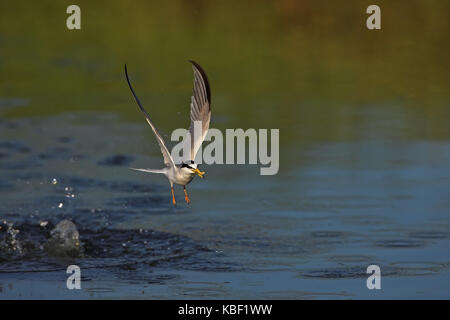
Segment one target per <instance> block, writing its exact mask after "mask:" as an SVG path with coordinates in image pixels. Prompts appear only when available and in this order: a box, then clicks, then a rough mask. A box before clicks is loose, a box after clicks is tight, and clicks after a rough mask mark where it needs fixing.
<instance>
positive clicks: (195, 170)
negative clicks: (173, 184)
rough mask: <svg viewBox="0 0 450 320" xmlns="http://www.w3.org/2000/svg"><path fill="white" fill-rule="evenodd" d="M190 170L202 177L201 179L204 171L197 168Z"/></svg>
mask: <svg viewBox="0 0 450 320" xmlns="http://www.w3.org/2000/svg"><path fill="white" fill-rule="evenodd" d="M192 172H194V173H196V174H197V175H198V176H199V177H200V178H202V179H203V175H204V174H205V172H204V171H200V170H198V168H195V169H194V170H193V171H192Z"/></svg>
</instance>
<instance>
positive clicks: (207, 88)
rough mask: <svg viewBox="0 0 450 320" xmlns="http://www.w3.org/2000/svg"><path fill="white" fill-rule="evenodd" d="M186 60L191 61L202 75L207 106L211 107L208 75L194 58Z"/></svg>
mask: <svg viewBox="0 0 450 320" xmlns="http://www.w3.org/2000/svg"><path fill="white" fill-rule="evenodd" d="M188 61H189V62H190V63H192V64H193V65H194V67H195V68H196V69H197V70H198V71H199V72H200V74H201V75H202V78H203V81H204V82H205V86H206V94H207V95H208V103H209V108H211V87H210V86H209V80H208V76H207V75H206V72H205V70H203V68H202V67H201V66H200V65H199V64H198V63H197V62H195V61H194V60H188Z"/></svg>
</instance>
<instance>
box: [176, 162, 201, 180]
mask: <svg viewBox="0 0 450 320" xmlns="http://www.w3.org/2000/svg"><path fill="white" fill-rule="evenodd" d="M181 168H187V169H188V170H190V171H191V172H192V173H195V174H197V175H198V176H199V177H200V178H202V179H203V175H204V174H205V172H204V171H200V170H199V169H198V168H197V164H196V163H194V161H192V160H191V161H190V162H188V163H184V162H183V163H182V164H181Z"/></svg>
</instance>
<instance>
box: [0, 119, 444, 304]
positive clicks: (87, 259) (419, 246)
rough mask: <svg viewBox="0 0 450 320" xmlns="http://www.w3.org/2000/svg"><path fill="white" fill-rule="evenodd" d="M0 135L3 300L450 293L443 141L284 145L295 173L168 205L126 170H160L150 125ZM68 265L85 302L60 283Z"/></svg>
mask: <svg viewBox="0 0 450 320" xmlns="http://www.w3.org/2000/svg"><path fill="white" fill-rule="evenodd" d="M385 112H386V110H385ZM383 115H384V113H382V114H380V115H378V116H383ZM370 116H371V117H375V119H376V117H377V115H374V114H370ZM99 123H101V124H103V125H101V126H99ZM106 123H107V125H106ZM0 126H1V131H2V133H4V135H2V140H1V141H0V151H1V154H2V158H1V159H0V173H1V175H0V176H1V180H0V188H1V195H2V199H1V200H2V201H1V202H2V213H1V220H2V221H1V227H2V228H1V229H0V249H1V250H0V266H1V268H0V288H1V291H0V292H1V296H2V298H14V297H16V298H17V297H23V298H42V297H44V298H57V297H58V298H60V297H67V298H76V297H93V298H106V297H113V298H119V297H120V298H131V297H135V298H200V299H203V298H232V297H237V298H307V299H309V298H372V297H375V298H430V297H435V298H448V288H449V284H450V282H449V281H450V278H449V276H450V272H449V271H450V269H449V267H450V256H449V251H448V246H449V241H450V240H449V236H450V234H449V230H450V228H449V226H450V219H449V214H448V210H449V204H450V203H449V200H448V199H449V198H448V190H449V186H450V169H449V167H448V163H449V160H450V145H448V144H446V143H442V142H426V141H407V142H399V141H390V140H386V141H383V140H372V139H367V140H360V141H349V142H337V143H323V144H315V145H310V146H308V147H307V148H306V147H305V149H301V148H298V149H295V150H292V149H290V148H284V149H282V152H281V156H283V155H286V154H291V155H292V157H293V159H291V160H290V161H291V162H292V163H295V157H299V158H300V157H301V158H302V161H304V162H305V164H304V165H303V166H302V168H296V166H295V165H293V164H291V163H289V162H285V167H283V170H281V171H280V174H279V175H277V176H273V177H267V176H266V177H264V176H259V175H258V172H259V169H258V168H257V167H255V166H220V165H216V166H209V167H204V169H206V170H207V171H208V178H207V179H206V180H194V182H193V183H191V184H190V185H189V189H190V193H191V199H192V204H191V205H190V206H187V205H186V204H184V203H183V202H182V201H181V200H182V191H181V189H178V190H177V192H176V195H177V197H178V198H179V199H178V200H179V204H178V205H177V206H176V207H173V206H172V204H171V202H170V193H169V189H168V184H167V182H166V181H165V180H164V178H163V177H159V176H147V175H145V174H139V173H136V172H133V171H131V170H129V169H127V166H128V165H130V164H133V166H134V165H136V166H140V165H144V166H145V165H146V164H147V163H153V164H159V163H160V159H159V155H158V150H157V148H156V146H153V147H152V143H153V141H152V140H151V139H148V138H149V137H150V138H151V135H148V132H147V127H146V126H145V123H140V124H134V123H128V122H123V121H119V119H118V118H117V117H115V116H114V115H105V114H78V115H76V114H67V115H62V116H55V117H48V118H32V119H21V120H3V121H1V123H0ZM120 133H126V134H120ZM130 141H133V142H134V143H133V144H131V143H129V142H130ZM145 149H151V150H154V152H152V156H151V157H147V156H145V155H144V153H145V151H144V150H145ZM94 150H95V151H94ZM153 155H154V156H153ZM348 158H351V159H352V162H351V165H349V163H348V162H347V161H346V160H345V159H348ZM282 163H283V162H282ZM230 177H232V178H230ZM54 179H55V180H54ZM262 181H264V182H263V183H262ZM60 204H62V206H61V205H60ZM60 206H61V207H60ZM64 219H69V220H71V221H73V222H74V223H75V225H76V226H77V228H78V232H79V238H80V242H81V244H80V246H81V250H80V251H79V252H77V253H75V254H73V255H61V254H60V253H58V252H55V250H52V249H49V248H48V246H47V243H48V241H49V239H50V238H51V235H50V231H51V230H52V229H53V228H54V226H55V225H56V224H57V223H58V222H60V221H62V220H64ZM69 264H76V265H79V266H80V268H81V270H82V288H83V289H82V290H80V291H75V292H74V291H69V290H67V289H66V288H65V281H66V279H67V276H68V275H66V272H65V271H66V268H67V266H68V265H69ZM370 264H377V265H379V266H380V267H381V270H382V290H380V291H378V292H375V291H370V290H368V289H367V288H366V279H367V275H366V268H367V266H368V265H370Z"/></svg>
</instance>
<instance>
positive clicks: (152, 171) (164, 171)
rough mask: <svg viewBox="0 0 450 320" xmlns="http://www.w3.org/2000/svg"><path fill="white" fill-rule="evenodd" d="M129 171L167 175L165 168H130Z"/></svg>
mask: <svg viewBox="0 0 450 320" xmlns="http://www.w3.org/2000/svg"><path fill="white" fill-rule="evenodd" d="M130 169H131V170H136V171H142V172H149V173H162V174H166V173H167V168H164V169H137V168H130Z"/></svg>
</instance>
